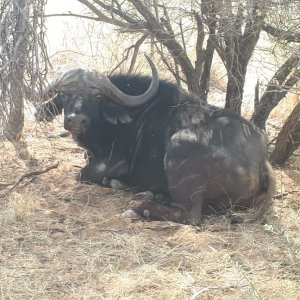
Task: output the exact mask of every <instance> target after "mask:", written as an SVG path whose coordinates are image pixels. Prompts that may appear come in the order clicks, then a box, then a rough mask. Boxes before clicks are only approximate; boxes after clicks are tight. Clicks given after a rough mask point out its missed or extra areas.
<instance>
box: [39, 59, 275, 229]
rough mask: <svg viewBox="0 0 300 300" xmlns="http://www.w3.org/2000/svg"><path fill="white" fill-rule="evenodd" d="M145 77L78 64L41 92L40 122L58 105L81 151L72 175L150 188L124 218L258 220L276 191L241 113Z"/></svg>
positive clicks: (261, 143) (254, 132)
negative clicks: (238, 216) (149, 196)
mask: <svg viewBox="0 0 300 300" xmlns="http://www.w3.org/2000/svg"><path fill="white" fill-rule="evenodd" d="M147 59H148V62H149V64H150V67H151V70H152V77H146V76H128V75H113V76H109V77H106V76H104V75H103V74H101V73H99V72H97V71H94V70H83V69H75V70H72V71H69V72H67V73H65V74H64V75H62V76H61V77H60V78H58V79H57V80H56V81H55V82H54V83H53V84H52V85H50V87H49V88H48V90H47V95H48V97H50V95H52V96H53V95H54V98H52V99H51V100H50V101H48V102H46V103H44V104H43V105H42V106H41V108H40V110H39V114H38V115H39V119H47V118H48V119H49V118H51V117H54V116H55V115H58V114H60V113H62V111H64V127H65V129H67V130H69V131H70V132H71V133H72V134H73V137H74V139H75V140H76V141H77V142H78V143H79V145H81V146H82V147H83V148H85V149H87V150H88V153H89V161H88V164H87V165H86V166H85V167H84V168H83V169H82V170H81V172H80V175H79V179H80V180H81V181H84V182H94V183H98V184H100V185H103V186H107V187H119V188H122V187H123V188H126V187H128V188H132V189H134V190H139V191H151V192H152V193H153V194H159V195H163V196H164V198H166V199H170V202H169V203H168V204H167V205H165V204H161V203H159V202H158V201H145V202H143V203H142V204H141V205H140V206H138V207H137V208H135V209H134V210H128V211H127V212H126V213H125V216H137V215H138V216H143V217H150V218H151V219H156V220H164V219H167V220H171V221H176V222H182V223H192V224H199V223H200V222H201V220H202V216H203V214H206V213H209V212H211V211H216V212H225V211H226V210H228V209H239V210H240V209H244V208H253V207H257V208H258V210H257V214H256V216H255V218H261V217H262V215H263V214H264V212H265V211H266V210H267V208H268V207H269V205H270V203H271V201H272V196H273V193H274V188H275V180H274V175H273V171H272V168H271V166H270V164H269V163H268V161H267V151H266V140H265V136H264V134H263V133H262V132H261V131H260V130H259V129H258V128H256V127H255V126H254V125H253V124H252V123H250V122H249V121H247V120H245V119H244V118H242V117H241V116H239V115H238V114H236V113H234V112H231V111H228V110H226V109H221V108H218V107H215V106H211V105H207V104H204V103H202V102H201V100H199V98H198V97H197V96H195V95H193V94H190V93H188V92H187V91H185V90H183V89H181V88H180V87H178V86H177V85H175V84H173V83H170V82H168V81H164V80H160V79H159V78H158V73H157V70H156V68H155V66H154V64H153V62H152V61H151V60H150V59H149V58H148V57H147Z"/></svg>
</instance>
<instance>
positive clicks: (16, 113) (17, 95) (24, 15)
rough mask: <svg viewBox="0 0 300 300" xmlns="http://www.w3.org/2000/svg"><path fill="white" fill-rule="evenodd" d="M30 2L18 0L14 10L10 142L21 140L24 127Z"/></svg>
mask: <svg viewBox="0 0 300 300" xmlns="http://www.w3.org/2000/svg"><path fill="white" fill-rule="evenodd" d="M28 17H29V10H28V0H16V2H15V3H14V9H13V18H15V20H16V21H15V28H14V32H13V43H12V45H11V47H12V48H11V62H10V74H11V75H10V79H9V81H10V82H9V86H10V98H11V102H10V107H9V115H8V119H7V122H6V125H5V128H4V135H5V137H6V138H7V139H9V140H10V141H16V140H18V139H20V137H21V134H22V130H23V126H24V103H23V97H24V84H23V82H24V71H25V61H24V57H25V55H26V49H27V43H28V42H27V36H26V35H27V33H28Z"/></svg>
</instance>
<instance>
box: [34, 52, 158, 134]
mask: <svg viewBox="0 0 300 300" xmlns="http://www.w3.org/2000/svg"><path fill="white" fill-rule="evenodd" d="M146 58H147V60H148V62H149V65H150V67H151V70H152V81H151V84H150V86H149V87H148V89H147V90H146V91H145V92H144V93H142V94H141V95H135V96H133V95H128V94H125V93H124V92H122V91H121V90H120V89H119V88H118V87H117V86H116V85H114V84H113V83H112V82H111V81H110V79H109V78H108V77H107V76H105V75H103V74H101V73H99V72H98V71H95V70H84V69H75V70H71V71H69V72H66V73H65V74H63V75H62V76H61V77H60V78H58V79H57V80H56V81H54V82H53V83H52V84H51V85H50V86H49V87H48V88H47V89H46V92H45V93H44V97H43V98H44V99H49V98H50V97H53V96H54V98H53V99H52V100H51V101H48V102H47V103H46V104H44V105H43V106H42V110H40V111H39V113H38V114H37V115H38V118H39V120H43V119H47V120H49V119H51V118H53V117H54V116H55V115H57V114H59V113H61V112H62V110H64V116H65V117H64V127H65V129H66V130H69V131H70V132H72V133H73V134H76V135H77V134H82V133H85V132H86V131H87V130H88V128H89V127H90V126H91V125H92V123H93V120H97V122H98V123H99V120H100V119H102V120H103V122H105V121H106V122H109V123H113V124H117V123H118V122H119V123H128V122H130V121H131V118H130V116H129V115H128V112H127V108H135V107H138V106H140V105H143V104H145V103H147V102H148V101H149V100H151V99H152V98H153V97H154V96H155V95H156V93H157V90H158V86H159V77H158V72H157V70H156V67H155V65H154V63H153V62H152V61H151V59H150V58H149V57H148V56H146ZM100 115H102V116H103V118H100V119H99V116H100ZM94 125H96V124H94ZM97 125H99V124H97Z"/></svg>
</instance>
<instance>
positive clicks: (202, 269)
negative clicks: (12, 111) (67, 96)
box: [0, 120, 300, 300]
mask: <svg viewBox="0 0 300 300" xmlns="http://www.w3.org/2000/svg"><path fill="white" fill-rule="evenodd" d="M58 121H59V120H58ZM58 121H57V122H56V123H54V124H50V125H47V126H43V127H37V126H36V125H34V124H27V125H26V131H25V133H24V138H25V141H26V143H27V145H28V153H29V159H27V160H22V159H21V158H19V157H18V156H17V154H16V151H15V149H14V147H13V146H12V145H11V144H10V143H8V142H2V143H1V144H0V158H1V163H0V166H1V177H0V204H1V207H0V224H1V227H0V298H1V299H126V300H129V299H132V300H136V299H149V300H150V299H151V300H152V299H174V300H179V299H190V300H195V299H228V300H229V299H230V300H231V299H243V300H245V299H278V300H279V299H280V300H282V299H291V300H295V299H300V293H299V287H300V285H299V282H300V271H299V269H300V266H299V251H300V222H299V221H300V212H299V209H300V205H299V203H300V202H299V195H300V191H299V184H300V176H299V168H298V165H295V164H291V165H290V166H289V168H287V169H276V170H275V172H276V175H277V180H278V185H277V189H278V193H282V192H287V193H288V194H287V196H286V197H279V199H276V200H274V207H273V211H271V212H270V214H269V215H268V220H267V224H265V225H260V224H238V225H230V224H229V222H228V220H226V218H224V217H220V218H217V219H215V220H209V221H205V223H204V225H203V226H202V227H201V228H195V227H192V226H185V225H180V224H175V223H170V222H148V221H135V222H131V221H128V220H125V219H123V218H122V217H121V213H122V212H123V211H124V210H125V209H127V208H129V207H130V206H131V205H135V204H136V202H137V201H140V200H137V199H135V198H134V197H132V195H131V194H129V193H126V192H119V191H118V192H116V191H113V190H110V189H105V188H102V187H100V186H95V185H85V184H79V183H77V182H76V181H75V179H74V176H75V174H76V172H78V170H79V168H78V167H79V166H83V165H84V163H85V162H84V158H83V150H82V149H80V148H79V147H78V146H77V145H76V144H75V143H74V142H73V140H72V138H71V137H64V138H62V137H59V136H58V134H59V133H60V132H62V131H63V129H62V125H61V124H60V123H59V122H58ZM55 162H58V163H59V166H58V167H57V168H55V169H52V170H50V171H49V172H47V173H44V174H40V175H37V176H29V177H26V178H25V179H24V180H22V181H21V182H20V183H19V184H18V185H17V186H15V187H14V188H13V189H12V187H13V185H9V186H5V185H4V184H5V183H14V182H16V180H18V178H20V176H22V175H23V174H25V173H28V172H30V171H32V170H41V169H43V168H45V167H47V166H49V165H52V164H54V163H55Z"/></svg>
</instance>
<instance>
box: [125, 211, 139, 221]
mask: <svg viewBox="0 0 300 300" xmlns="http://www.w3.org/2000/svg"><path fill="white" fill-rule="evenodd" d="M122 217H123V218H126V219H140V218H141V216H140V215H139V214H137V213H136V212H135V211H134V210H132V209H128V210H126V211H124V212H123V213H122Z"/></svg>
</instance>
